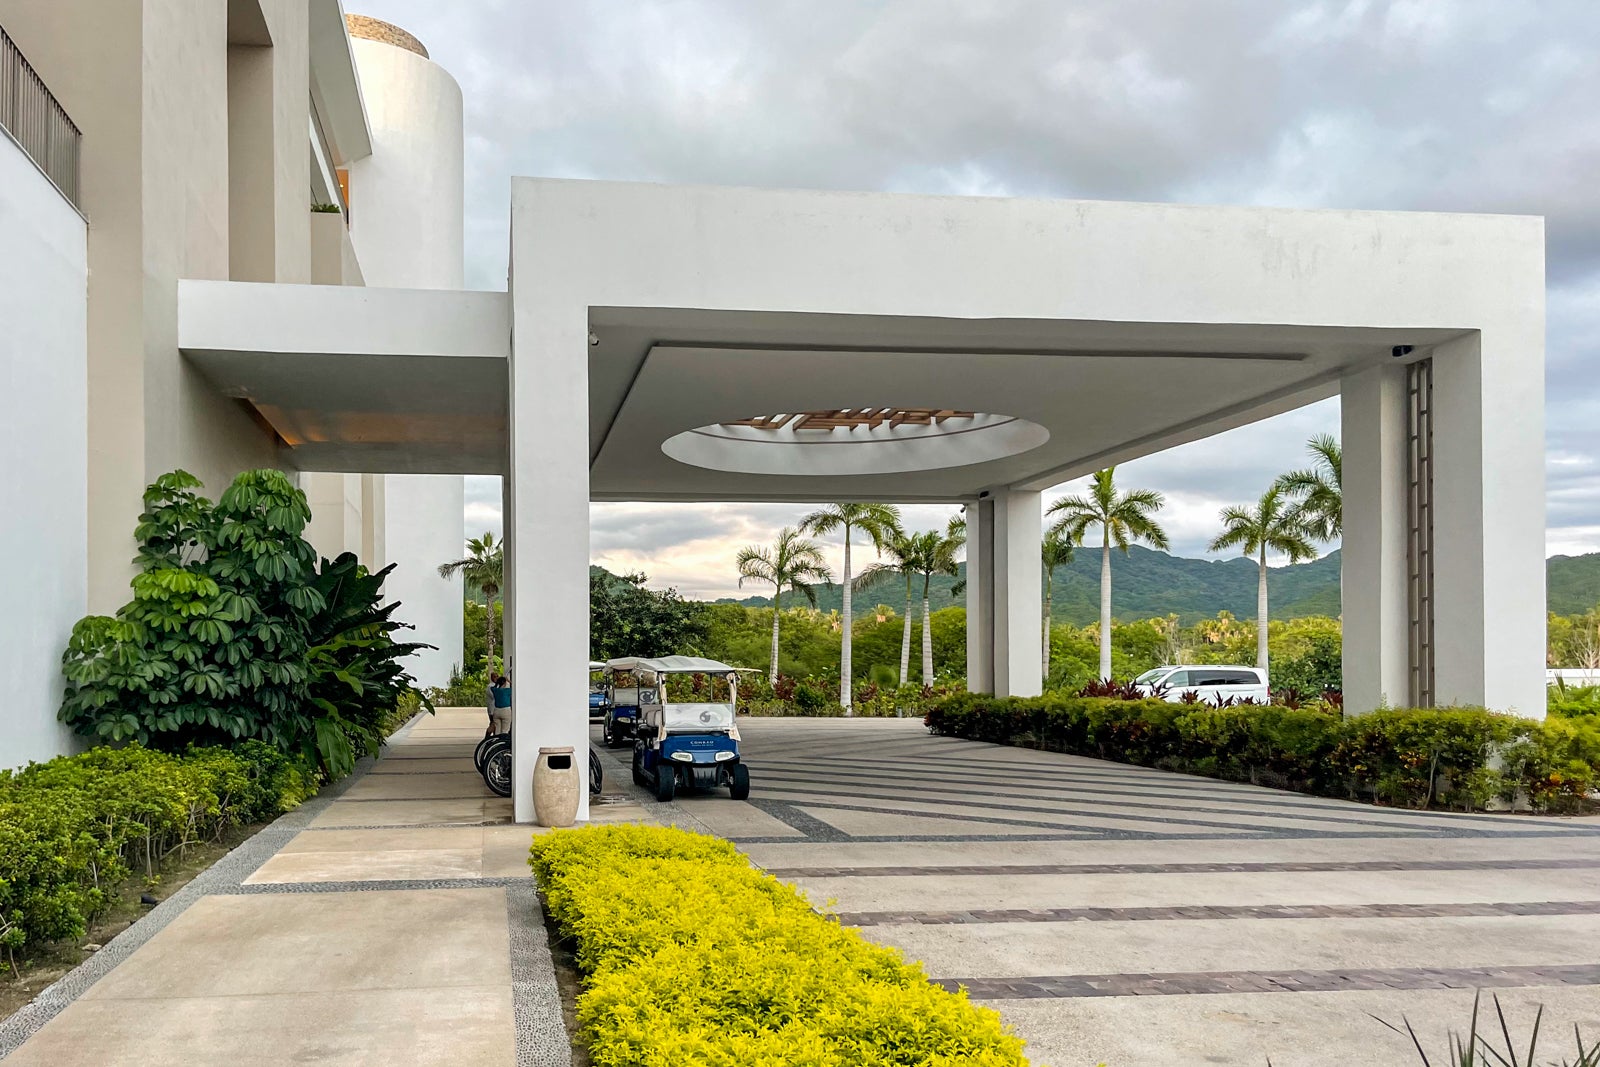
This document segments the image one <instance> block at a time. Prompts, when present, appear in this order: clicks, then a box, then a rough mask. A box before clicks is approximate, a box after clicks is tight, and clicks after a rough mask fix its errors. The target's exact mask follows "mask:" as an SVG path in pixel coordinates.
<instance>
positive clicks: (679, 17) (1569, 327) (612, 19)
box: [359, 0, 1600, 550]
mask: <svg viewBox="0 0 1600 1067" xmlns="http://www.w3.org/2000/svg"><path fill="white" fill-rule="evenodd" d="M359 6H361V7H362V8H364V9H365V10H367V11H369V12H370V13H371V14H375V15H377V16H379V17H382V18H387V19H390V20H392V21H394V22H397V23H399V24H401V25H404V26H406V27H407V28H408V29H410V30H412V31H413V32H415V33H416V34H417V35H418V36H419V37H421V38H422V39H423V41H424V42H425V43H426V44H427V45H428V47H429V49H430V50H431V51H432V53H433V55H434V57H435V58H436V59H438V60H439V61H440V62H441V63H442V64H444V66H445V67H446V68H448V69H449V70H451V71H452V72H453V73H454V74H455V76H456V77H457V79H458V80H459V81H460V82H461V84H462V88H463V90H464V93H465V98H466V102H467V135H468V145H467V153H468V158H467V165H468V181H467V196H468V203H467V240H468V278H469V283H470V284H473V285H476V286H481V287H486V288H501V287H503V286H504V284H505V275H506V244H507V238H506V222H507V219H506V212H507V206H508V204H507V202H508V196H507V191H508V181H509V178H510V176H511V175H513V174H540V175H553V176H567V177H594V178H610V179H634V180H656V181H673V182H705V183H717V184H747V185H758V186H799V187H815V188H848V189H867V190H873V189H880V190H895V191H916V192H935V193H967V194H980V195H1043V196H1064V197H1097V198H1110V199H1147V200H1173V201H1194V202H1226V203H1242V204H1276V205H1286V206H1305V207H1350V208H1394V209H1418V210H1446V211H1496V212H1517V213H1528V214H1540V215H1544V216H1546V219H1547V235H1548V242H1549V264H1548V271H1549V278H1550V282H1551V291H1550V298H1549V339H1548V340H1549V349H1548V393H1549V401H1550V404H1549V443H1550V449H1551V455H1552V461H1551V465H1550V484H1551V514H1550V524H1551V544H1552V547H1556V546H1558V545H1559V546H1561V547H1565V548H1568V549H1571V548H1572V547H1574V546H1578V547H1587V548H1589V549H1594V548H1597V547H1600V485H1597V484H1596V477H1595V475H1594V472H1593V466H1592V463H1593V457H1595V456H1596V455H1597V454H1600V430H1597V429H1596V427H1600V385H1597V384H1596V381H1595V378H1596V376H1595V375H1594V373H1593V371H1592V369H1591V368H1593V367H1594V366H1595V365H1596V364H1595V360H1596V358H1597V357H1600V197H1596V196H1595V195H1594V193H1593V188H1594V177H1595V175H1596V174H1597V173H1600V108H1597V107H1595V106H1594V101H1595V100H1596V99H1600V64H1597V63H1595V62H1594V60H1593V48H1594V45H1593V42H1594V41H1596V40H1597V39H1600V5H1595V4H1593V3H1592V2H1591V0H1545V2H1542V3H1539V4H1505V3H1500V2H1497V0H1457V2H1452V3H1446V2H1441V0H1388V2H1384V0H1301V2H1296V3H1287V2H1284V0H1216V2H1210V3H1194V2H1192V0H1079V2H1076V3H1073V4H1070V5H1069V4H1061V3H1057V2H1055V0H988V2H986V3H981V4H974V3H971V2H970V0H805V2H800V0H766V2H763V3H759V4H750V3H742V2H738V0H674V2H659V3H653V2H647V0H640V2H636V3H629V4H572V3H557V2H554V0H531V2H522V0H518V2H513V0H497V2H476V3H457V4H448V5H444V4H437V3H435V2H433V0H364V2H363V3H362V4H361V5H359ZM1336 426H1337V415H1336V407H1335V406H1323V407H1321V408H1319V409H1315V410H1314V411H1313V412H1312V413H1310V414H1308V413H1295V414H1293V415H1290V416H1285V417H1284V418H1282V419H1279V420H1274V421H1273V422H1272V423H1269V424H1265V425H1264V426H1262V427H1256V428H1251V430H1250V431H1248V432H1247V431H1238V434H1240V435H1241V436H1238V437H1235V436H1232V435H1228V436H1226V439H1217V440H1214V441H1212V442H1207V443H1202V444H1198V445H1194V446H1190V447H1189V448H1186V449H1181V450H1178V451H1175V452H1174V453H1172V454H1170V455H1167V456H1158V457H1151V458H1149V459H1146V460H1143V461H1141V462H1140V464H1137V465H1135V464H1130V465H1129V475H1130V477H1131V476H1135V475H1137V476H1138V477H1139V479H1140V480H1141V482H1143V483H1146V484H1152V485H1154V486H1156V487H1157V488H1162V489H1164V490H1166V491H1167V492H1169V494H1170V495H1171V496H1172V497H1173V498H1174V500H1175V501H1176V500H1179V499H1183V500H1191V499H1192V500H1195V501H1209V500H1211V499H1218V500H1234V499H1247V498H1248V497H1249V496H1251V495H1254V494H1255V493H1256V492H1259V489H1258V488H1256V486H1258V485H1259V484H1261V483H1262V482H1263V480H1264V478H1265V477H1267V476H1268V474H1269V471H1268V470H1267V467H1268V466H1273V465H1276V463H1277V462H1278V457H1282V456H1285V455H1288V454H1291V453H1292V454H1294V455H1299V452H1300V446H1301V443H1302V441H1303V439H1304V436H1305V434H1306V432H1307V431H1308V430H1309V429H1311V428H1313V427H1315V428H1317V429H1321V428H1336ZM1257 456H1259V457H1269V460H1270V462H1269V460H1259V461H1258V460H1257V459H1255V458H1253V457H1257ZM1572 457H1576V459H1573V458H1572ZM494 502H495V501H494V500H490V499H486V500H484V501H482V502H481V503H482V504H483V506H484V507H485V508H488V507H492V505H493V504H494ZM1196 506H1199V505H1198V504H1197V505H1196ZM751 514H756V513H754V512H752V513H751ZM637 517H638V516H637V515H636V518H637ZM678 523H679V520H677V519H673V520H670V521H669V520H667V519H662V520H661V522H660V523H655V524H650V523H646V524H641V525H640V526H639V527H638V529H637V531H635V532H632V533H625V532H622V533H619V534H618V536H630V537H633V538H634V539H635V542H636V547H638V548H641V549H642V548H643V547H644V545H645V543H646V542H647V541H649V542H651V543H652V544H654V545H656V546H657V548H658V549H661V550H665V549H666V548H667V547H668V545H669V544H670V543H671V542H669V541H667V540H665V538H667V537H670V536H672V535H673V531H674V530H675V529H680V528H681V529H682V530H683V532H684V533H685V535H686V536H704V535H701V534H696V532H695V531H696V530H697V529H699V528H698V527H694V526H693V524H692V523H691V524H688V525H683V526H681V527H680V526H679V525H676V524H678ZM597 536H598V534H597ZM713 536H714V535H713ZM1185 546H1186V548H1187V549H1188V550H1192V547H1193V542H1192V541H1186V542H1185Z"/></svg>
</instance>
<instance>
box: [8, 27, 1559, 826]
mask: <svg viewBox="0 0 1600 1067" xmlns="http://www.w3.org/2000/svg"><path fill="white" fill-rule="evenodd" d="M224 8H226V15H227V17H226V18H225V17H224V12H223V9H224ZM91 16H92V18H91ZM0 26H4V27H5V28H6V30H7V32H8V33H10V34H11V35H12V37H13V38H14V39H15V40H16V41H17V43H18V44H19V45H20V47H21V48H22V50H23V52H24V53H26V54H27V56H28V58H29V60H30V61H31V62H32V64H33V67H34V69H35V70H37V72H38V74H39V77H40V78H41V79H42V81H43V84H44V85H45V86H48V88H49V90H50V92H52V93H54V94H55V97H56V99H58V100H60V101H61V104H62V106H63V107H64V108H65V113H66V114H67V115H70V116H71V117H72V120H73V121H74V122H76V123H77V124H78V127H79V128H80V129H81V130H82V131H83V132H82V141H81V178H67V179H63V178H61V177H57V179H56V184H58V185H61V184H62V182H63V180H65V181H66V185H64V186H63V190H65V191H66V192H67V193H68V195H67V196H63V195H62V190H58V189H56V188H53V187H52V185H51V183H50V182H49V181H48V180H46V179H45V177H44V176H43V175H42V174H40V173H39V171H38V170H36V169H35V168H34V166H33V164H32V163H30V162H29V161H28V159H27V158H26V157H25V156H23V155H22V153H20V152H18V151H15V150H14V146H8V145H4V144H0V168H3V169H0V234H3V239H0V321H3V322H4V323H5V329H4V330H3V332H0V345H3V346H4V348H3V349H0V351H3V353H4V359H5V363H4V366H5V371H4V373H5V375H6V380H7V383H8V384H9V385H10V395H11V397H12V398H13V399H12V403H11V405H10V407H11V410H12V412H13V415H14V417H13V419H12V420H11V421H9V422H6V423H3V424H0V450H3V451H4V455H3V457H0V458H3V467H0V469H4V470H6V471H7V472H8V474H7V481H6V483H5V485H6V494H7V496H6V511H7V516H8V519H7V527H6V530H7V533H6V538H7V540H6V542H5V544H6V547H8V548H10V549H11V550H12V551H11V553H10V557H9V558H10V559H11V560H13V561H29V564H30V565H28V566H26V567H25V568H24V567H15V568H14V570H13V574H12V576H11V577H8V579H7V580H8V582H13V581H16V582H20V583H22V584H21V585H18V586H12V585H8V586H7V587H6V588H5V590H4V593H3V596H0V618H4V619H5V620H7V621H6V622H5V623H4V624H3V625H4V626H6V627H7V628H8V629H7V632H6V633H5V635H4V636H3V639H0V657H4V659H3V662H4V663H5V670H6V672H7V676H8V677H9V678H13V679H15V682H14V684H13V685H12V687H11V689H12V692H11V694H10V699H11V701H12V706H11V711H10V714H11V715H12V717H13V718H14V719H15V720H16V721H17V723H18V724H20V723H21V721H22V720H23V719H28V717H30V716H31V717H32V719H29V722H30V723H31V725H29V726H27V727H26V729H25V730H24V728H23V727H22V726H21V725H13V724H10V723H8V724H7V726H6V727H5V729H6V730H7V731H8V733H7V734H6V735H5V736H6V740H5V744H6V749H5V755H6V756H7V757H8V758H10V757H11V756H12V750H13V747H14V746H16V745H18V744H20V743H21V741H20V738H21V737H23V736H26V738H27V741H26V744H27V745H28V746H29V748H28V751H27V752H26V753H19V754H21V755H29V754H33V753H35V752H38V753H47V752H48V751H51V750H52V746H54V745H57V744H59V743H61V739H60V738H59V737H58V736H56V735H55V734H54V733H53V732H52V731H53V730H54V725H53V714H54V708H55V689H56V688H57V687H58V685H59V683H58V681H57V680H56V679H55V678H54V677H53V676H52V671H53V670H54V665H55V661H56V657H57V656H58V655H59V651H60V647H61V643H62V641H63V640H64V639H65V635H66V631H67V627H68V626H69V625H70V623H71V621H72V620H73V619H74V618H76V617H77V616H78V615H79V614H81V613H82V611H83V610H84V608H85V607H87V608H88V609H90V610H95V611H109V610H111V609H113V608H115V607H116V606H117V604H119V603H121V601H122V600H123V599H124V598H125V586H126V582H127V579H128V574H129V570H128V564H127V557H128V556H129V554H130V551H131V543H130V541H129V530H130V528H131V519H132V516H133V515H134V514H136V513H137V510H138V493H139V490H140V489H142V488H143V486H144V484H145V482H146V481H148V480H149V478H150V477H153V476H154V475H156V474H159V473H161V472H162V471H164V470H166V469H169V468H171V467H174V466H183V467H186V468H188V469H189V470H191V471H194V472H195V473H197V474H199V475H201V476H202V477H204V478H205V479H206V481H207V484H208V485H209V486H211V487H213V488H216V487H218V486H220V485H221V484H222V483H224V482H225V481H226V480H227V479H228V478H229V477H230V476H231V475H232V474H233V473H234V472H235V471H237V470H239V469H241V468H243V467H249V466H255V465H258V464H263V463H275V464H279V465H281V466H283V467H285V468H288V469H293V470H298V471H300V472H302V476H303V477H305V478H306V479H307V481H306V484H307V486H308V490H309V491H310V493H311V496H312V502H313V506H314V507H317V508H318V509H319V515H318V520H317V521H318V530H317V533H316V538H317V540H318V542H319V545H321V546H323V547H324V551H328V550H330V549H331V548H337V547H341V546H343V545H351V546H355V545H358V544H359V545H361V546H362V548H363V550H364V551H365V552H366V554H367V556H368V558H369V559H371V560H372V561H373V562H378V561H381V560H382V559H385V558H391V559H397V560H398V561H399V562H400V563H401V565H402V571H403V572H409V574H411V575H413V576H416V577H417V579H418V580H419V581H420V580H422V579H423V578H425V576H426V575H425V572H426V571H427V570H428V569H429V566H430V564H431V563H433V562H435V561H436V560H437V559H440V558H443V554H444V550H445V548H446V546H447V545H450V546H458V545H459V538H460V534H461V529H460V498H459V492H460V491H459V488H458V487H457V486H458V483H457V482H455V481H445V480H442V479H441V480H438V481H427V480H419V479H414V478H411V477H398V476H397V475H405V476H409V475H432V476H438V475H460V474H492V475H501V476H503V477H504V479H505V481H504V483H503V484H504V485H505V497H506V499H505V515H506V533H507V537H508V543H509V545H510V553H509V558H508V564H509V576H508V586H509V588H508V594H507V610H506V620H507V634H506V638H507V646H508V649H509V654H510V662H511V667H512V670H513V672H515V673H518V674H519V675H520V676H521V677H523V679H524V681H523V683H522V684H521V685H520V686H519V690H518V691H519V693H521V694H529V693H532V694H536V696H534V697H529V696H523V697H521V698H520V699H519V701H518V706H517V708H516V754H517V765H518V774H517V778H518V788H517V793H516V810H517V816H518V818H519V819H524V820H526V819H529V818H531V814H532V811H531V788H530V777H529V773H528V771H529V769H530V768H531V767H532V765H533V757H534V755H535V754H536V752H537V749H538V747H539V746H541V745H552V744H554V745H574V746H577V747H578V749H579V752H580V754H581V752H582V750H583V746H585V745H586V744H587V738H588V727H587V715H586V706H587V701H586V692H585V690H586V684H585V671H584V669H583V668H584V664H585V663H586V662H587V660H588V647H587V646H588V626H587V609H588V579H587V566H586V565H587V563H588V558H589V504H590V502H591V501H593V500H657V501H752V500H775V501H819V500H849V499H869V500H883V501H900V502H944V503H961V504H965V505H966V506H967V508H968V516H969V548H968V592H967V597H968V613H967V618H968V639H967V647H968V681H969V685H970V686H971V687H972V688H974V689H980V690H986V691H992V692H997V693H1003V694H1017V695H1027V694H1031V693H1036V692H1038V690H1039V687H1040V683H1041V679H1040V670H1039V656H1038V630H1037V627H1038V625H1039V618H1040V608H1041V604H1040V600H1041V589H1040V584H1041V583H1040V574H1039V555H1038V553H1039V539H1040V532H1041V515H1040V513H1041V493H1042V492H1043V491H1044V490H1047V489H1048V488H1049V487H1051V486H1053V485H1056V484H1058V483H1060V482H1062V481H1066V480H1068V479H1071V478H1074V477H1077V476H1080V475H1083V474H1087V473H1089V472H1091V471H1093V470H1096V469H1098V468H1100V467H1103V466H1106V465H1107V464H1112V463H1120V462H1125V461H1128V460H1131V459H1135V458H1138V457H1139V456H1143V455H1148V454H1150V453H1153V452H1157V451H1160V450H1162V449H1165V448H1170V447H1173V446H1175V445H1179V444H1183V443H1185V442H1189V441H1194V440H1198V439H1200V438H1203V437H1206V436H1209V435H1211V434H1215V433H1218V432H1221V431H1223V430H1226V429H1230V428H1232V427H1236V426H1241V425H1244V424H1247V423H1250V422H1253V421H1256V420H1259V419H1263V418H1267V417H1269V416H1272V415H1275V414H1278V413H1281V412H1284V411H1288V410H1291V409H1293V408H1296V407H1299V406H1302V405H1304V404H1307V403H1311V402H1313V401H1317V400H1321V399H1324V398H1327V397H1330V396H1335V395H1337V396H1340V397H1341V398H1342V410H1343V420H1344V427H1343V442H1344V447H1345V460H1344V487H1343V488H1344V524H1345V530H1344V541H1343V561H1344V575H1343V589H1344V624H1345V641H1344V655H1345V663H1344V667H1345V699H1346V706H1347V709H1348V710H1350V711H1352V712H1360V711H1364V710H1370V709H1372V708H1375V707H1377V706H1379V705H1380V704H1383V703H1385V702H1387V703H1390V704H1396V705H1428V704H1451V703H1461V704H1483V705H1487V706H1489V707H1491V708H1497V709H1506V710H1516V711H1519V712H1522V713H1524V714H1529V715H1535V716H1537V715H1542V713H1543V707H1544V228H1543V222H1542V220H1540V219H1537V218H1527V217H1513V216H1488V215H1450V214H1426V213H1394V212H1345V211H1290V210H1278V209H1260V208H1248V209H1244V208H1226V207H1188V206H1175V205H1163V204H1132V203H1107V202H1078V201H1046V200H1002V199H978V198H958V197H921V196H893V195H881V194H849V193H819V192H796V191H778V190H750V189H725V188H691V187H673V186H661V185H646V184H630V183H609V182H578V181H554V180H547V179H530V178H518V179H514V180H513V181H512V184H511V235H510V243H511V247H510V278H509V287H508V291H506V292H501V293H485V292H467V291H462V290H461V289H460V283H461V238H460V226H461V218H460V216H461V203H460V195H461V194H460V166H461V163H460V159H461V157H460V152H461V134H460V127H459V122H460V102H459V97H458V96H457V95H456V92H455V87H454V85H453V84H452V83H451V82H450V80H449V78H448V76H446V75H444V74H443V72H442V71H440V70H439V69H438V68H437V67H435V66H433V65H432V64H431V63H429V62H428V61H427V60H426V59H424V58H423V57H422V56H421V55H420V54H418V53H416V52H415V51H413V50H409V49H408V47H407V43H406V41H405V39H404V37H403V36H402V35H399V34H398V31H392V30H390V29H385V28H381V27H360V28H358V29H357V30H356V31H355V35H356V39H355V40H354V41H353V42H350V43H347V39H346V34H345V32H344V30H343V28H342V22H341V19H340V17H339V9H338V4H337V0H229V2H228V3H226V4H223V3H222V2H221V0H217V2H216V3H215V4H214V5H206V4H199V3H188V4H184V3H178V2H176V0H143V2H142V3H141V2H136V0H127V2H125V3H112V2H110V0H58V2H57V3H54V4H51V5H42V4H37V3H31V2H28V0H0ZM90 27H92V29H89V28H90ZM364 34H376V35H379V36H381V37H383V38H384V40H383V41H382V43H379V42H374V41H370V40H367V39H364V38H363V36H362V35H364ZM269 41H270V44H269ZM141 42H142V44H141ZM396 42H399V43H396ZM308 99H309V101H310V106H309V108H308V107H307V101H308ZM19 139H20V140H22V141H23V143H24V144H27V143H28V140H27V138H26V137H21V138H19ZM41 151H43V150H41ZM52 151H53V149H52ZM8 153H9V154H8ZM44 154H45V155H46V156H47V157H49V159H51V160H53V159H54V158H55V157H54V156H53V155H51V152H50V151H44ZM36 158H37V157H36ZM54 166H55V165H54V164H53V163H50V162H47V163H46V164H44V171H45V172H46V173H55V170H54ZM340 174H346V175H348V183H349V197H348V201H341V202H342V203H346V204H347V206H348V218H349V223H350V224H349V227H348V229H347V228H346V226H345V220H344V218H341V217H339V216H334V215H316V214H310V211H309V205H310V203H311V202H312V201H315V200H319V199H323V198H328V199H334V198H335V197H336V195H337V194H336V192H335V188H334V183H335V182H337V181H338V180H339V175H340ZM330 176H331V177H330ZM73 199H76V202H77V206H78V208H79V209H81V211H82V213H83V215H84V216H87V219H88V224H87V256H85V223H84V219H83V217H81V216H80V215H79V214H78V211H76V210H74V207H73V203H71V202H70V201H72V200H73ZM308 215H309V218H308ZM13 235H15V236H13ZM86 272H87V276H88V278H89V284H88V288H87V292H88V305H87V311H85V307H84V284H83V282H84V278H85V274H86ZM358 272H359V274H358ZM358 280H364V282H365V287H364V288H359V287H354V286H352V285H351V284H349V283H352V282H356V281H358ZM318 283H322V284H318ZM784 413H788V414H791V415H792V414H794V413H827V416H828V417H827V418H825V419H822V420H819V421H818V422H817V423H814V425H825V426H826V428H825V429H822V430H816V429H810V428H805V429H796V428H795V423H796V421H803V420H794V419H792V418H791V419H785V418H773V417H772V416H777V415H780V414H784ZM907 413H910V417H906V415H907ZM924 413H925V414H926V415H927V416H928V417H926V418H924V417H923V414H924ZM897 414H898V415H899V416H900V417H896V416H897ZM435 486H439V487H440V488H434V487H435ZM402 487H403V488H402ZM435 493H437V494H438V495H437V497H435V496H434V495H433V494H435ZM452 494H453V495H452ZM402 495H403V496H404V500H403V501H402V500H401V497H402ZM446 497H448V499H446ZM341 505H342V506H341ZM329 511H332V512H333V514H332V515H329V514H327V513H328V512H329ZM18 516H25V521H19V519H18ZM402 516H403V518H402ZM435 522H437V524H438V526H437V528H435V527H434V523H435ZM447 527H448V528H447ZM402 534H403V535H404V536H403V539H402ZM398 585H399V583H398V582H397V589H396V592H397V595H398V596H399V597H400V599H402V600H405V601H406V602H407V603H408V604H415V605H416V606H417V610H416V611H414V612H412V614H411V618H412V619H413V621H416V622H418V623H419V624H420V625H422V626H423V632H424V634H425V635H432V634H434V633H436V632H442V630H441V631H435V630H433V629H430V628H431V627H435V626H438V627H441V628H442V627H443V626H444V625H445V624H446V620H445V619H444V614H445V612H444V610H443V609H444V607H445V606H446V605H445V604H444V601H445V600H446V599H450V598H455V599H451V603H450V604H449V607H450V608H451V610H452V613H453V618H454V620H455V626H456V627H457V629H456V630H455V631H454V632H453V634H452V639H450V640H445V639H443V638H438V637H435V638H434V640H435V643H437V644H440V645H441V646H442V647H444V648H446V649H450V650H456V649H459V640H460V637H459V625H460V615H459V610H456V607H455V605H456V603H457V601H458V593H457V592H456V591H454V590H451V591H449V593H448V596H447V595H446V594H445V593H444V592H443V591H442V590H441V591H439V598H438V600H435V599H434V598H433V592H432V591H430V590H427V589H422V590H418V591H417V592H412V591H410V590H407V589H400V588H398ZM436 614H437V617H435V616H436ZM448 658H449V657H448V655H445V656H441V657H440V659H439V660H438V663H439V665H440V666H441V667H442V666H443V665H444V663H445V662H446V661H447V660H448ZM430 669H431V668H430ZM35 720H36V721H35ZM13 730H17V731H20V732H19V733H18V734H17V736H18V738H19V741H12V740H11V739H10V738H11V734H10V732H9V731H13Z"/></svg>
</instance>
